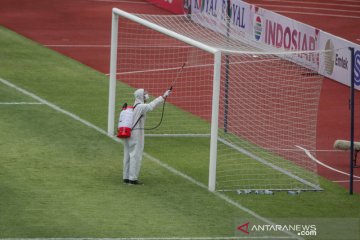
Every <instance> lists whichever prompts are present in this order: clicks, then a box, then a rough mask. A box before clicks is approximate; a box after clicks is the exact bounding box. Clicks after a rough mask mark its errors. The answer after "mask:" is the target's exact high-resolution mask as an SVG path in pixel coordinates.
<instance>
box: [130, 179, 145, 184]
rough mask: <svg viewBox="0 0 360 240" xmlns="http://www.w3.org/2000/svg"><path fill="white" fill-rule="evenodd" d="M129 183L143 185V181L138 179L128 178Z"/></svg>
mask: <svg viewBox="0 0 360 240" xmlns="http://www.w3.org/2000/svg"><path fill="white" fill-rule="evenodd" d="M129 184H131V185H143V183H142V182H140V181H139V180H129Z"/></svg>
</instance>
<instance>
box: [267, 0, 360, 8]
mask: <svg viewBox="0 0 360 240" xmlns="http://www.w3.org/2000/svg"><path fill="white" fill-rule="evenodd" d="M265 2H266V3H269V2H280V3H296V4H300V5H303V4H309V5H320V6H336V7H357V8H360V4H357V5H353V4H344V3H325V2H305V1H289V0H265V1H264V3H265ZM356 3H358V2H356Z"/></svg>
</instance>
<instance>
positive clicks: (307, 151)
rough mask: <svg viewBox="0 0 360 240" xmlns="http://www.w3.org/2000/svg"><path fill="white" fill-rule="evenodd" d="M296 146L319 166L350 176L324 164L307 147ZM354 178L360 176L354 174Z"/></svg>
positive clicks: (359, 177)
mask: <svg viewBox="0 0 360 240" xmlns="http://www.w3.org/2000/svg"><path fill="white" fill-rule="evenodd" d="M296 147H297V148H299V149H301V150H303V151H304V152H305V154H306V155H307V156H308V157H309V158H310V159H311V160H313V161H314V162H316V163H318V164H320V165H321V166H323V167H325V168H327V169H330V170H332V171H334V172H337V173H340V174H343V175H346V176H350V174H349V173H346V172H343V171H340V170H338V169H336V168H333V167H330V166H329V165H326V164H325V163H323V162H321V161H319V160H317V159H316V158H315V157H314V156H313V155H312V154H311V153H310V151H309V150H307V149H305V148H303V147H300V146H296ZM354 178H358V179H360V176H356V175H354Z"/></svg>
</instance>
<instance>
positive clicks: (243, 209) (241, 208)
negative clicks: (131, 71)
mask: <svg viewBox="0 0 360 240" xmlns="http://www.w3.org/2000/svg"><path fill="white" fill-rule="evenodd" d="M0 82H1V83H3V84H5V85H7V86H9V87H11V88H14V89H15V90H17V91H18V92H21V93H23V94H24V95H27V96H29V97H32V98H34V99H35V100H37V101H39V102H41V103H43V104H45V105H47V106H49V107H50V108H52V109H54V110H56V111H58V112H60V113H63V114H65V115H67V116H69V117H71V118H73V119H74V120H76V121H78V122H80V123H82V124H84V125H86V126H88V127H90V128H92V129H94V130H96V131H97V132H99V133H101V134H103V135H105V136H108V137H109V138H111V139H113V140H114V141H116V142H120V143H123V141H121V140H120V139H118V138H117V137H115V136H109V135H108V134H107V132H106V131H105V130H103V129H101V128H99V127H97V126H95V125H94V124H92V123H90V122H88V121H86V120H84V119H82V118H80V117H79V116H77V115H75V114H74V113H71V112H69V111H66V110H64V109H62V108H61V107H59V106H57V105H55V104H53V103H51V102H48V101H46V100H45V99H43V98H41V97H39V96H37V95H35V94H33V93H31V92H29V91H27V90H25V89H23V88H20V87H18V86H16V85H15V84H13V83H11V82H9V81H7V80H4V79H2V78H0ZM144 156H145V157H146V158H148V159H149V160H151V161H152V162H154V163H157V164H158V165H160V166H161V167H163V168H165V169H167V170H168V171H170V172H171V173H174V174H175V175H177V176H180V177H182V178H184V179H186V180H188V181H190V182H192V183H194V184H195V185H197V186H199V187H201V188H203V189H205V190H208V188H207V186H206V185H204V184H203V183H201V182H199V181H197V180H195V179H193V178H192V177H190V176H188V175H186V174H185V173H182V172H180V171H178V170H176V169H175V168H173V167H171V166H169V165H167V164H166V163H163V162H161V161H160V160H159V159H157V158H155V157H153V156H151V155H150V154H148V153H146V152H144ZM211 193H213V194H214V195H215V196H217V197H219V198H220V199H223V200H224V201H225V202H227V203H228V204H230V205H232V206H234V207H236V208H238V209H240V210H242V211H244V212H246V213H248V214H249V215H252V216H253V217H255V218H257V219H259V220H261V221H263V222H265V223H267V224H271V225H275V223H273V222H272V221H270V220H269V219H267V218H264V217H262V216H260V215H258V214H257V213H255V212H254V211H252V210H250V209H248V208H246V207H244V206H242V205H241V204H239V203H238V202H235V201H234V200H232V199H230V198H229V197H227V196H226V195H224V194H222V193H219V192H211ZM284 233H285V234H287V235H289V236H291V237H294V238H296V239H303V238H301V237H299V236H297V235H295V234H294V233H291V232H284Z"/></svg>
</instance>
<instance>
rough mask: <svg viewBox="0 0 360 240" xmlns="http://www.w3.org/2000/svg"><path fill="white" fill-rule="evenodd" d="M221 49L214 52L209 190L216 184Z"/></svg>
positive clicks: (212, 189)
mask: <svg viewBox="0 0 360 240" xmlns="http://www.w3.org/2000/svg"><path fill="white" fill-rule="evenodd" d="M220 74H221V51H218V52H216V53H215V54H214V79H213V96H212V116H211V140H210V164H209V191H212V192H213V191H215V185H216V160H217V142H218V122H219V98H220Z"/></svg>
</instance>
